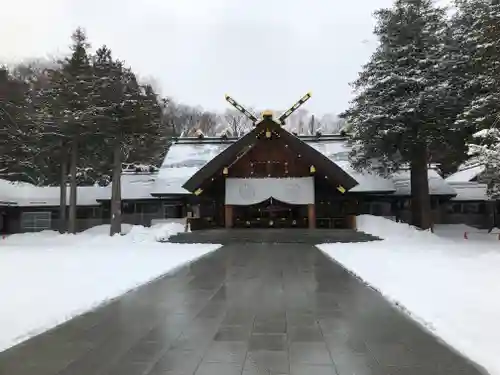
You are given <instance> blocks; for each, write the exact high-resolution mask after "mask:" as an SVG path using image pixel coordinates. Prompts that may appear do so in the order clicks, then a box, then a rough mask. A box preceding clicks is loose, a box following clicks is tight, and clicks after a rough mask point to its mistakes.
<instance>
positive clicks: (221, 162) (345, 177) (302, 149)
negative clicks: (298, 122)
mask: <svg viewBox="0 0 500 375" xmlns="http://www.w3.org/2000/svg"><path fill="white" fill-rule="evenodd" d="M265 128H269V129H272V130H273V131H276V132H278V133H279V135H280V136H281V137H283V139H284V140H286V142H287V143H288V144H289V145H290V147H291V148H292V149H294V150H296V151H297V152H299V153H301V154H304V157H305V158H306V159H308V160H310V161H311V162H312V163H313V164H314V165H315V166H316V168H317V169H318V170H322V171H323V172H324V173H325V174H326V176H327V177H328V178H330V179H331V180H332V181H338V182H339V183H340V184H341V185H342V187H344V188H345V189H346V190H349V189H352V188H353V187H355V186H356V185H358V182H357V181H356V180H355V179H354V178H353V177H352V176H350V175H349V174H348V173H347V172H345V171H344V170H343V169H342V168H341V167H339V166H338V165H337V164H336V163H335V162H334V161H333V160H330V159H329V158H327V157H326V156H324V155H323V154H322V153H321V152H319V151H317V150H316V149H315V148H313V147H311V146H310V145H308V144H307V143H305V142H304V141H302V140H301V139H299V138H298V137H297V136H295V135H293V134H291V133H290V132H288V131H287V130H286V129H284V128H283V127H281V126H280V125H279V124H278V123H276V122H275V121H273V120H270V119H269V120H263V121H261V122H259V123H258V124H257V125H256V126H255V127H254V128H253V129H252V130H251V131H250V132H248V133H247V134H245V135H244V136H243V137H242V138H240V139H239V140H237V141H236V142H234V143H233V144H231V145H230V146H229V147H227V148H226V149H225V150H223V151H222V152H221V153H220V154H218V155H217V156H215V157H214V158H213V159H212V160H210V161H209V162H208V163H207V164H205V165H204V166H203V167H202V168H201V169H200V170H198V171H197V172H196V173H195V174H193V175H192V176H191V177H190V178H189V180H187V181H186V182H185V183H184V185H183V186H182V187H183V188H184V189H186V190H188V191H190V192H194V191H195V190H196V189H197V188H199V187H200V186H201V185H202V184H203V182H204V181H206V180H207V179H208V178H210V177H211V176H213V175H214V174H215V173H216V172H217V171H218V170H220V169H221V168H223V167H224V166H225V165H227V164H229V163H231V162H233V161H234V160H235V159H237V157H238V155H239V154H240V153H241V152H245V148H247V149H250V148H251V147H253V146H254V144H255V143H256V142H257V139H258V138H257V137H258V135H259V133H261V132H263V131H264V130H265Z"/></svg>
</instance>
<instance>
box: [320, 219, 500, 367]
mask: <svg viewBox="0 0 500 375" xmlns="http://www.w3.org/2000/svg"><path fill="white" fill-rule="evenodd" d="M358 219H359V220H358V226H359V228H360V229H361V230H363V231H366V232H368V233H371V234H374V235H377V236H380V237H382V238H386V240H385V241H377V242H371V243H358V244H324V245H320V246H318V247H319V248H320V249H321V250H322V251H324V252H325V253H327V254H328V255H329V256H331V257H332V258H334V259H335V260H336V261H338V262H340V263H341V264H343V265H344V266H345V267H346V268H347V269H349V270H351V271H352V272H354V273H355V274H357V275H358V276H359V277H361V278H362V279H363V280H365V281H366V282H367V283H369V284H371V285H372V286H373V287H374V288H376V289H378V290H380V291H381V293H382V294H384V295H385V296H386V297H387V298H388V299H390V300H392V301H394V302H397V303H398V304H399V305H401V306H403V307H404V309H405V310H407V311H408V313H409V314H410V315H412V316H413V317H414V318H415V319H416V320H418V321H420V322H421V323H423V324H424V325H426V326H427V327H428V328H429V329H430V330H432V331H433V332H434V333H435V334H437V335H438V336H440V337H441V338H442V339H443V340H445V341H446V342H448V343H449V344H450V345H452V346H454V347H455V348H456V349H457V350H459V351H460V352H462V353H464V355H466V356H468V357H469V358H471V359H472V360H474V361H476V362H477V363H479V364H481V365H482V366H484V367H486V368H487V370H488V371H490V373H491V374H492V375H500V357H499V356H498V347H499V346H498V337H500V322H499V319H498V317H499V316H500V300H499V299H498V298H497V297H496V296H498V295H499V294H500V272H498V270H499V269H500V243H499V242H498V241H496V242H483V241H475V240H464V239H461V240H459V239H457V238H456V239H448V238H442V237H439V235H437V234H432V233H430V232H426V231H420V230H417V229H415V228H413V227H411V226H408V225H406V224H400V223H395V222H392V221H390V220H387V219H383V218H380V217H371V216H369V215H364V216H361V217H359V218H358ZM447 229H448V231H452V227H450V228H447ZM461 229H463V228H460V227H459V228H458V231H457V232H459V231H460V230H461ZM438 234H439V231H438Z"/></svg>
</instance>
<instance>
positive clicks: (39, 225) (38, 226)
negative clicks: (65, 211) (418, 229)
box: [21, 211, 51, 232]
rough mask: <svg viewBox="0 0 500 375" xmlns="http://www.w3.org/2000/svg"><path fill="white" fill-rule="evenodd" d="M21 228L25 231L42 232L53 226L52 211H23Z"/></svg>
mask: <svg viewBox="0 0 500 375" xmlns="http://www.w3.org/2000/svg"><path fill="white" fill-rule="evenodd" d="M21 228H22V230H23V231H25V232H40V231H42V230H47V229H50V228H51V213H50V211H40V212H23V213H22V215H21Z"/></svg>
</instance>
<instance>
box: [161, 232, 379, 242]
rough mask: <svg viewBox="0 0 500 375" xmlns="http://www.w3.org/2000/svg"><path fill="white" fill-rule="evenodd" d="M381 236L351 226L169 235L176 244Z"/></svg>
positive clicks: (353, 239)
mask: <svg viewBox="0 0 500 375" xmlns="http://www.w3.org/2000/svg"><path fill="white" fill-rule="evenodd" d="M377 240H380V238H378V237H375V236H372V235H370V234H367V233H364V232H361V231H356V230H352V229H313V230H310V229H208V230H199V231H193V232H190V233H179V234H177V235H174V236H172V237H170V238H169V240H168V242H173V243H218V244H223V245H228V244H235V243H305V244H313V245H317V244H321V243H355V242H368V241H377Z"/></svg>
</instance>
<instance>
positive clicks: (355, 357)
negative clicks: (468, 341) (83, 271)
mask: <svg viewBox="0 0 500 375" xmlns="http://www.w3.org/2000/svg"><path fill="white" fill-rule="evenodd" d="M116 272H121V271H120V270H116ZM110 277H113V275H112V274H111V275H110ZM75 293H78V291H75ZM0 334H1V333H0ZM481 373H482V372H481V371H480V370H479V369H478V368H477V367H476V366H474V365H473V364H472V363H470V362H469V361H467V360H466V359H464V358H462V357H460V356H459V355H457V354H456V353H455V352H453V351H452V350H450V349H449V348H448V347H447V346H445V345H443V344H441V343H440V342H439V341H437V340H436V339H435V338H434V337H433V336H431V335H429V334H428V333H426V332H425V331H423V330H422V329H421V328H420V327H419V326H418V325H417V324H415V323H414V322H413V321H411V320H410V319H408V318H407V317H406V316H404V315H403V314H401V313H400V312H399V311H398V310H396V309H394V308H393V307H392V306H391V305H390V304H389V303H388V302H386V301H385V300H384V299H383V298H382V297H381V295H380V294H378V293H377V292H375V291H373V290H372V289H370V288H368V287H366V286H365V285H363V284H362V283H361V282H360V281H358V280H357V279H356V278H355V277H353V276H351V275H350V274H349V273H347V272H346V271H345V270H344V269H343V268H342V267H341V266H339V265H338V264H336V263H334V262H332V261H330V260H329V259H328V258H327V257H326V256H325V255H323V253H321V252H320V251H319V250H317V249H316V248H314V247H313V246H310V245H303V244H302V245H300V244H298V245H297V244H296V245H294V244H280V245H272V244H248V245H233V246H225V247H223V248H221V249H220V250H218V251H216V252H214V253H212V254H211V255H209V256H206V257H204V258H202V259H201V260H199V261H198V262H195V263H193V264H191V265H189V266H186V267H184V268H182V269H180V270H178V271H177V272H175V273H174V274H171V275H167V276H165V277H163V278H162V279H159V280H158V281H155V282H152V283H150V284H148V285H146V286H144V287H141V288H139V289H137V290H135V291H133V292H130V293H128V294H126V295H125V296H123V297H121V298H119V299H117V300H115V301H113V302H112V303H110V304H108V305H107V306H105V307H102V308H100V309H97V310H95V311H93V312H91V313H88V314H85V315H83V316H80V317H78V318H75V319H73V320H71V321H69V322H68V323H66V324H63V325H61V326H60V327H58V328H56V329H54V330H52V331H49V332H47V333H45V334H42V335H39V336H37V337H35V338H33V339H31V340H28V341H27V342H25V343H23V344H21V345H19V346H17V347H14V348H12V349H10V350H7V351H5V352H3V353H0V374H1V375H28V374H29V375H54V374H57V375H192V374H195V375H233V374H238V375H256V374H262V375H263V374H268V375H269V374H290V375H305V374H308V375H309V374H311V375H327V374H328V375H333V374H336V375H354V374H355V375H367V374H371V375H379V374H380V375H410V374H416V375H417V374H418V375H436V374H443V375H444V374H446V375H459V374H461V375H477V374H481Z"/></svg>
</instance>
